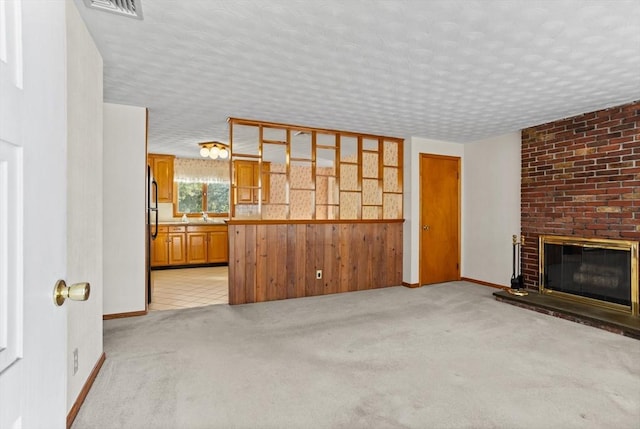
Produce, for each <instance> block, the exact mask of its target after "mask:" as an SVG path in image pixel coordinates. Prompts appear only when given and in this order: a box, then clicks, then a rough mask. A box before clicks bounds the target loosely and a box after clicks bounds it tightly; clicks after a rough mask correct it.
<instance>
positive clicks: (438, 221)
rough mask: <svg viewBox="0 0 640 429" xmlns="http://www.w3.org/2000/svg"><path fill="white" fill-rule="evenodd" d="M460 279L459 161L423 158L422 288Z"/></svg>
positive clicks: (422, 155) (438, 157)
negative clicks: (423, 285) (425, 285)
mask: <svg viewBox="0 0 640 429" xmlns="http://www.w3.org/2000/svg"><path fill="white" fill-rule="evenodd" d="M459 279H460V158H458V157H451V156H439V155H426V154H421V155H420V284H433V283H442V282H447V281H452V280H459Z"/></svg>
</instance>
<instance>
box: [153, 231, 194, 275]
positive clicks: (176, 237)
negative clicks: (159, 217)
mask: <svg viewBox="0 0 640 429" xmlns="http://www.w3.org/2000/svg"><path fill="white" fill-rule="evenodd" d="M185 233H186V227H184V226H166V225H160V226H158V235H157V236H156V238H155V240H152V241H151V266H152V267H161V266H168V265H184V264H186V263H187V248H186V243H185Z"/></svg>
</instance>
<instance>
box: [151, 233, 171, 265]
mask: <svg viewBox="0 0 640 429" xmlns="http://www.w3.org/2000/svg"><path fill="white" fill-rule="evenodd" d="M168 239H169V236H168V235H167V234H166V233H158V235H157V236H156V239H155V240H151V266H152V267H161V266H163V265H169V243H168Z"/></svg>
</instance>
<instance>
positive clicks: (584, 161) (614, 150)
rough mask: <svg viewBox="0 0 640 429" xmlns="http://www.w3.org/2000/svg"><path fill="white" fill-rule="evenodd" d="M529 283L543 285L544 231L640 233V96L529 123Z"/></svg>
mask: <svg viewBox="0 0 640 429" xmlns="http://www.w3.org/2000/svg"><path fill="white" fill-rule="evenodd" d="M521 195H522V199H521V225H522V235H524V236H525V237H526V241H525V245H524V246H523V248H522V272H523V276H524V284H525V287H527V288H531V289H538V287H539V277H538V275H539V261H538V256H539V255H538V238H539V236H541V235H560V236H571V237H579V238H586V239H594V238H595V239H597V238H601V239H622V240H640V101H636V102H633V103H629V104H625V105H622V106H617V107H612V108H608V109H604V110H599V111H596V112H591V113H585V114H582V115H579V116H575V117H571V118H566V119H562V120H558V121H554V122H550V123H547V124H543V125H538V126H536V127H532V128H527V129H524V130H523V131H522V185H521Z"/></svg>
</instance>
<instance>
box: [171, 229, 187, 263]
mask: <svg viewBox="0 0 640 429" xmlns="http://www.w3.org/2000/svg"><path fill="white" fill-rule="evenodd" d="M184 241H185V234H184V233H178V234H169V265H183V264H186V263H187V252H186V250H187V249H186V247H187V246H186V245H185V242H184Z"/></svg>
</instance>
